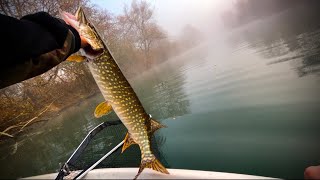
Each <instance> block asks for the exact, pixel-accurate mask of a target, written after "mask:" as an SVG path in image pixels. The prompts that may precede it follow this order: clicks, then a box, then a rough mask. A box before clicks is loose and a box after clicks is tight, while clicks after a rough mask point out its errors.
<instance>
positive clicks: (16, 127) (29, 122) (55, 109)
mask: <svg viewBox="0 0 320 180" xmlns="http://www.w3.org/2000/svg"><path fill="white" fill-rule="evenodd" d="M99 93H100V91H99V90H95V91H92V92H90V93H88V94H78V95H70V96H63V97H60V98H57V99H56V100H54V101H53V102H51V103H50V104H49V105H47V106H46V107H44V108H43V109H42V110H40V111H37V112H33V113H31V114H29V115H28V117H27V118H23V119H22V118H16V119H15V120H11V121H10V123H7V124H6V125H5V126H3V127H1V134H0V143H6V142H7V141H10V140H12V139H13V140H15V139H17V138H18V137H20V136H22V135H23V134H26V133H28V132H29V131H32V130H33V129H35V128H39V127H41V126H43V125H44V124H45V123H46V122H47V121H49V120H50V119H53V118H54V117H56V116H58V115H60V113H61V112H62V111H65V110H66V109H68V108H70V107H72V106H76V105H79V104H80V103H81V102H83V101H85V100H87V99H89V98H91V97H94V96H96V95H97V94H99Z"/></svg>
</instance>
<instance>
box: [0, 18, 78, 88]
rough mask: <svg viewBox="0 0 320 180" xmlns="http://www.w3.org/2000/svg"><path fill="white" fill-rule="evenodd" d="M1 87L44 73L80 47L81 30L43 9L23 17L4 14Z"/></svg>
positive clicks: (1, 19) (0, 62) (0, 72)
mask: <svg viewBox="0 0 320 180" xmlns="http://www.w3.org/2000/svg"><path fill="white" fill-rule="evenodd" d="M0 23H1V24H2V26H1V28H0V32H1V35H2V41H1V43H0V44H1V50H0V52H1V56H0V57H1V59H0V89H1V88H4V87H6V86H10V85H12V84H15V83H18V82H20V81H23V80H26V79H29V78H32V77H34V76H37V75H40V74H42V73H44V72H46V71H48V70H50V69H51V68H53V67H54V66H56V65H58V64H59V63H61V62H62V61H64V60H65V59H66V58H67V57H68V56H69V55H71V54H72V53H74V52H77V51H78V50H79V48H80V36H79V34H78V32H77V31H76V30H75V29H74V28H72V27H71V26H69V25H67V24H66V23H65V22H64V21H62V20H60V19H57V18H54V17H52V16H50V15H49V14H48V13H45V12H39V13H35V14H31V15H27V16H25V17H23V18H21V19H20V20H18V19H15V18H12V17H9V16H5V15H1V14H0Z"/></svg>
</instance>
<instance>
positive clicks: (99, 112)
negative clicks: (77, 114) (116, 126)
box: [94, 101, 112, 118]
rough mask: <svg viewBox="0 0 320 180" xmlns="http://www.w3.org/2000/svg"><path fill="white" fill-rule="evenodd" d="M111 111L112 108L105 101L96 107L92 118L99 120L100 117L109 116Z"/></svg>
mask: <svg viewBox="0 0 320 180" xmlns="http://www.w3.org/2000/svg"><path fill="white" fill-rule="evenodd" d="M111 111H112V106H111V105H110V104H109V103H108V102H107V101H105V102H102V103H100V104H99V105H98V106H97V107H96V109H95V111H94V116H95V117H96V118H99V117H101V116H104V115H107V114H109V113H110V112H111Z"/></svg>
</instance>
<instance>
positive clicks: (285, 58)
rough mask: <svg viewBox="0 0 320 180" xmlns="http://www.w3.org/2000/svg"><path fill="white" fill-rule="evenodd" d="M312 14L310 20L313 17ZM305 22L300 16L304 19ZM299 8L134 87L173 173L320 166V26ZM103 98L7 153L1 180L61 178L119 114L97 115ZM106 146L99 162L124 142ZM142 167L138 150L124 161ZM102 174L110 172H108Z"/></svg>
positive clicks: (298, 173)
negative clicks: (97, 130)
mask: <svg viewBox="0 0 320 180" xmlns="http://www.w3.org/2000/svg"><path fill="white" fill-rule="evenodd" d="M305 12H308V13H305ZM297 14H298V15H297ZM315 14H316V11H311V10H308V9H305V8H304V7H300V8H297V9H294V10H289V11H286V12H283V13H281V14H278V15H275V16H272V17H269V18H266V19H262V20H258V21H256V22H254V23H251V24H248V25H246V26H244V27H242V28H239V29H235V30H234V31H233V32H231V33H229V34H224V35H217V36H213V37H212V38H211V39H210V40H209V41H208V42H206V43H203V44H201V45H199V46H198V47H196V48H193V49H191V50H189V51H187V52H185V53H184V54H182V55H180V56H177V57H175V58H173V59H171V60H170V61H167V62H165V63H163V64H161V65H159V66H157V67H155V68H153V69H152V70H150V71H148V72H144V73H142V74H141V76H139V77H138V78H135V79H133V80H130V82H131V84H132V86H133V87H134V89H135V91H136V92H137V94H138V96H139V97H140V99H141V101H142V104H143V105H144V107H145V109H146V110H147V112H148V113H150V114H152V116H153V117H154V118H155V119H158V120H159V121H160V122H162V123H163V124H165V125H166V126H168V127H167V128H164V129H161V130H159V131H158V132H157V133H156V135H155V139H154V141H156V142H157V149H158V153H157V155H158V156H160V159H161V161H162V162H164V164H165V165H166V166H167V167H169V168H183V169H196V170H210V171H223V172H233V173H244V174H252V175H261V176H270V177H277V178H302V177H303V171H304V169H305V168H306V167H308V166H310V165H316V164H320V141H319V139H320V138H319V137H320V119H319V117H320V98H319V92H320V76H319V75H320V73H319V70H320V54H319V50H320V28H319V27H320V26H319V23H318V24H317V22H316V21H313V19H314V17H315ZM101 101H103V98H102V96H101V95H97V96H95V97H93V98H90V99H88V100H86V101H84V102H82V103H81V104H79V105H76V106H73V107H71V108H69V109H67V110H66V111H64V112H62V113H61V114H60V115H58V116H57V117H56V118H54V119H52V120H50V121H48V122H47V123H46V124H45V125H43V126H41V127H40V128H36V129H34V130H31V131H30V132H29V133H28V134H26V135H24V136H23V137H21V138H19V139H18V142H17V143H11V144H10V143H9V144H5V145H2V146H1V147H0V153H1V158H0V164H1V168H0V174H1V178H17V177H26V176H31V175H38V174H44V173H51V172H55V171H56V170H57V169H58V168H59V163H63V162H65V161H66V160H67V159H68V157H69V156H70V155H71V153H72V152H73V151H74V150H75V148H76V147H77V146H78V144H79V143H80V142H81V140H82V139H83V138H84V137H85V135H86V134H87V133H88V132H89V131H90V130H91V129H92V128H93V127H95V126H96V125H98V124H99V123H101V122H103V121H107V120H110V119H115V118H116V117H115V115H114V114H111V115H108V116H104V117H102V118H100V119H98V120H97V119H95V118H94V117H93V111H94V108H95V106H96V105H97V104H98V103H100V102H101ZM111 131H112V130H110V132H109V133H108V134H107V135H106V136H101V137H99V138H98V140H97V143H96V145H94V146H92V147H91V149H92V150H93V151H94V150H95V151H98V152H99V153H92V154H90V153H89V156H90V157H93V156H94V157H95V158H98V156H100V157H101V156H102V155H103V154H104V153H106V152H107V149H110V148H111V147H113V146H115V145H116V144H117V143H118V142H119V141H121V139H122V138H123V137H124V135H125V128H124V127H118V128H117V130H114V131H112V132H111ZM116 158H117V159H118V160H113V161H112V162H114V163H115V164H117V165H113V164H112V163H109V164H107V165H105V167H119V166H120V167H128V166H133V167H136V166H138V165H139V151H138V148H136V147H132V148H131V149H129V150H128V152H125V153H124V154H122V155H120V154H118V155H117V157H116ZM102 167H103V166H102Z"/></svg>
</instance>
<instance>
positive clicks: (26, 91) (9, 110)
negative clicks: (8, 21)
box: [0, 0, 203, 142]
mask: <svg viewBox="0 0 320 180" xmlns="http://www.w3.org/2000/svg"><path fill="white" fill-rule="evenodd" d="M45 2H46V3H43V1H42V0H34V1H29V0H22V1H1V2H0V13H1V14H5V15H8V16H12V17H15V18H21V17H23V16H24V15H27V14H31V13H35V12H38V11H46V12H48V13H49V14H51V15H53V16H56V17H58V18H59V15H58V14H59V9H62V10H64V11H67V12H71V13H73V12H75V11H76V9H77V8H78V7H79V6H82V7H83V8H84V10H85V11H86V13H87V15H88V18H89V19H90V21H91V22H93V24H94V25H95V26H96V28H97V29H98V30H99V33H100V35H101V36H102V38H103V39H104V41H105V43H106V44H107V46H108V47H109V49H110V50H111V52H112V54H113V56H114V58H115V59H116V60H117V63H118V64H119V66H120V68H121V69H122V71H123V73H124V74H125V76H126V77H127V78H128V79H132V78H134V77H136V76H138V75H139V74H141V72H144V71H147V70H149V69H151V68H152V67H154V66H157V65H158V64H161V63H163V62H165V61H167V60H168V59H170V58H172V57H175V56H178V55H180V54H182V53H183V52H185V51H187V50H188V49H190V48H192V47H195V46H197V45H198V44H199V43H200V42H201V41H202V40H203V36H202V33H201V32H200V31H199V30H198V29H197V28H196V27H194V26H192V25H188V24H186V25H185V26H184V27H183V28H182V29H181V33H180V35H179V36H177V37H176V38H172V37H170V35H169V34H168V33H167V32H166V31H165V30H163V29H162V27H160V26H159V25H158V24H157V22H156V20H155V18H154V7H152V6H151V5H150V4H149V3H148V2H147V1H145V0H141V1H136V0H133V1H132V3H131V4H130V5H124V6H123V12H122V13H121V14H119V15H114V14H112V13H110V12H108V11H107V10H106V9H102V8H99V7H97V6H96V5H94V4H93V3H92V2H91V1H90V0H74V1H69V0H57V1H45ZM98 92H99V89H98V87H97V85H96V83H95V81H94V79H93V77H92V75H91V73H90V70H89V68H88V67H87V66H86V65H85V63H72V62H63V63H61V64H59V65H58V66H57V67H55V68H53V69H51V70H49V71H48V72H46V73H44V74H42V75H40V76H37V77H35V78H32V79H29V80H26V81H23V82H20V83H17V84H15V85H12V86H9V87H6V88H3V89H1V90H0V104H1V108H0V114H1V116H0V142H1V141H5V140H8V139H15V138H16V137H17V136H19V135H20V134H21V133H22V132H25V131H26V130H27V129H28V128H30V127H32V126H33V125H34V124H39V123H40V122H46V121H48V120H50V119H52V118H53V117H54V116H56V115H57V114H59V112H61V111H63V110H64V109H66V108H67V107H70V106H73V105H75V104H77V103H80V102H81V101H83V100H84V99H87V98H89V97H91V96H93V95H95V94H97V93H98Z"/></svg>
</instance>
